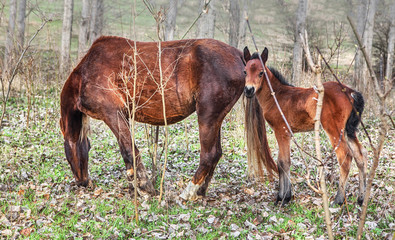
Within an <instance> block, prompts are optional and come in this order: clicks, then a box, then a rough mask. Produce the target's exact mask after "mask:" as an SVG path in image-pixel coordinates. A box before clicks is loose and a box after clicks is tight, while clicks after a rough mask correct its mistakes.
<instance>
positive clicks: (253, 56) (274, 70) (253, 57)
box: [251, 52, 294, 87]
mask: <svg viewBox="0 0 395 240" xmlns="http://www.w3.org/2000/svg"><path fill="white" fill-rule="evenodd" d="M251 59H259V55H258V53H257V52H255V53H253V54H252V56H251ZM268 68H269V70H270V72H272V74H273V75H274V76H275V77H276V78H277V79H278V80H279V81H280V83H281V84H283V85H287V86H291V87H294V85H292V84H290V83H289V82H288V81H287V80H286V79H285V77H284V76H283V75H282V74H281V73H280V72H279V71H278V70H277V69H275V68H274V67H268Z"/></svg>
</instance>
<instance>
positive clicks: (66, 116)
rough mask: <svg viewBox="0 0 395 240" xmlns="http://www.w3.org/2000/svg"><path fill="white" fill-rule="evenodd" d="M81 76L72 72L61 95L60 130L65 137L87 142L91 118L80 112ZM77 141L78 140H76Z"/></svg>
mask: <svg viewBox="0 0 395 240" xmlns="http://www.w3.org/2000/svg"><path fill="white" fill-rule="evenodd" d="M80 81H81V76H80V74H78V73H76V72H72V73H71V74H70V76H69V78H68V79H67V81H66V83H65V84H64V87H63V89H62V93H61V95H60V121H59V123H60V129H61V131H62V133H63V136H65V137H71V138H75V136H78V139H79V141H80V142H83V141H86V140H87V137H88V135H89V130H90V124H89V122H90V121H89V116H88V115H86V114H85V113H83V112H82V111H81V110H80V106H79V105H80V104H79V100H78V97H79V86H80ZM75 140H76V139H75Z"/></svg>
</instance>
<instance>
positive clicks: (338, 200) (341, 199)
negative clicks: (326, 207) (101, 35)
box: [331, 193, 345, 207]
mask: <svg viewBox="0 0 395 240" xmlns="http://www.w3.org/2000/svg"><path fill="white" fill-rule="evenodd" d="M344 200H345V198H344V196H343V194H339V193H338V194H337V195H336V197H335V200H333V202H332V204H331V207H337V206H341V205H343V203H344Z"/></svg>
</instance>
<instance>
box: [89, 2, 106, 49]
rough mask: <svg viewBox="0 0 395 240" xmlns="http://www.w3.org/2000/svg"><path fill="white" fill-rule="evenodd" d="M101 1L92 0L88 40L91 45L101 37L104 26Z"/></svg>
mask: <svg viewBox="0 0 395 240" xmlns="http://www.w3.org/2000/svg"><path fill="white" fill-rule="evenodd" d="M103 15H104V4H103V0H92V8H91V22H90V35H89V40H90V42H91V44H92V43H93V42H94V41H95V40H96V39H97V38H99V37H100V36H101V35H102V32H103V24H104V19H103Z"/></svg>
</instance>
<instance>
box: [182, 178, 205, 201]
mask: <svg viewBox="0 0 395 240" xmlns="http://www.w3.org/2000/svg"><path fill="white" fill-rule="evenodd" d="M199 187H200V185H195V184H193V183H192V182H189V184H188V186H187V187H186V188H185V189H184V191H183V192H182V193H181V194H180V198H182V199H184V200H185V201H195V200H197V199H198V198H200V197H199V196H198V195H197V191H198V189H199Z"/></svg>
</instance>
